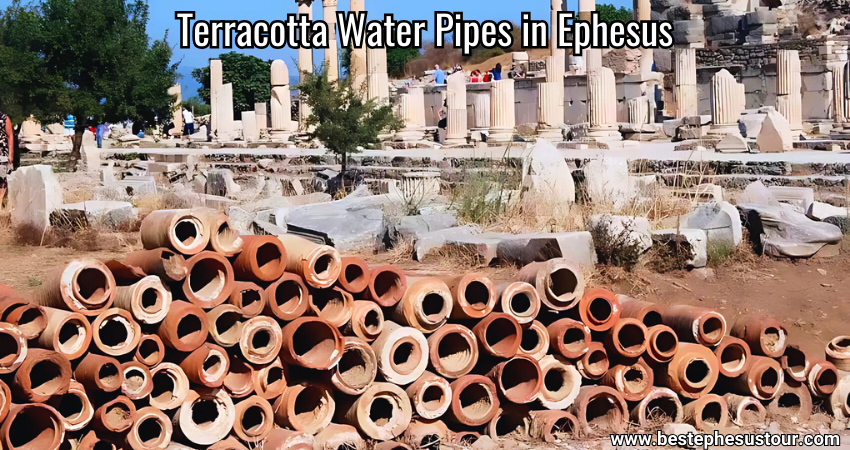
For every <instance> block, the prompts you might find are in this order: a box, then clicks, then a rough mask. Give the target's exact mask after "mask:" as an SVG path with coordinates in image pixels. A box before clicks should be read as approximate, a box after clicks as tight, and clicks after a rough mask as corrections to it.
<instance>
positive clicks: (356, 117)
mask: <svg viewBox="0 0 850 450" xmlns="http://www.w3.org/2000/svg"><path fill="white" fill-rule="evenodd" d="M303 76H304V79H303V81H302V82H301V83H299V84H298V90H299V91H300V94H301V95H302V96H304V97H306V98H309V99H310V100H309V102H310V108H311V110H310V116H309V117H308V118H307V126H308V128H309V129H312V130H313V131H311V132H310V133H309V134H310V137H311V138H312V139H318V140H319V141H321V142H322V143H324V144H325V146H326V147H327V148H328V150H330V151H331V152H332V153H334V154H336V155H339V156H340V158H341V159H342V173H343V176H344V175H345V172H346V169H347V167H348V155H349V154H351V153H359V152H360V148H361V147H364V148H365V147H374V146H376V145H378V144H379V143H380V140H379V139H378V133H380V132H382V131H384V130H392V129H399V128H400V127H401V126H402V123H401V122H400V121H399V120H398V119H397V118H396V117H395V114H394V113H393V109H392V107H390V106H389V105H379V104H378V103H376V102H375V101H374V100H363V97H364V95H363V94H364V93H363V92H362V91H358V90H357V89H355V88H354V87H353V86H352V85H351V83H352V81H350V79H349V78H343V79H340V80H339V81H338V82H336V83H332V82H330V81H328V75H327V72H326V71H325V70H324V69H322V70H320V71H318V72H317V73H308V72H305V73H304V74H303Z"/></svg>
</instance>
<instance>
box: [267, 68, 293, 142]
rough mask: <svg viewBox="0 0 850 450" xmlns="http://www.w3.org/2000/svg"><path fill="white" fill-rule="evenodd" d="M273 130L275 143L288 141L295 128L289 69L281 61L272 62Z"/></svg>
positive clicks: (270, 135)
mask: <svg viewBox="0 0 850 450" xmlns="http://www.w3.org/2000/svg"><path fill="white" fill-rule="evenodd" d="M271 83H272V96H271V100H270V103H271V107H270V109H271V130H270V131H269V137H270V138H271V139H272V140H273V141H286V140H288V139H289V135H290V132H291V131H292V130H293V128H295V124H294V123H293V122H292V99H291V97H290V92H289V69H288V68H287V67H286V63H285V62H283V61H282V60H280V59H276V60H274V61H272V74H271Z"/></svg>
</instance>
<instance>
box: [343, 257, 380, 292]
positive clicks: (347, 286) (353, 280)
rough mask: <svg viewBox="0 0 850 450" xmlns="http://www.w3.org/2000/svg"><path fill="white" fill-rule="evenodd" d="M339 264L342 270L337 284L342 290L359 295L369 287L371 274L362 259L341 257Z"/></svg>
mask: <svg viewBox="0 0 850 450" xmlns="http://www.w3.org/2000/svg"><path fill="white" fill-rule="evenodd" d="M340 264H341V267H342V269H341V270H340V274H339V279H338V280H337V283H339V286H340V287H341V288H342V289H343V290H345V291H347V292H350V293H351V294H359V293H361V292H363V291H365V290H366V289H367V288H368V287H369V279H370V278H371V276H372V273H371V271H370V270H369V265H368V264H367V263H366V261H364V260H363V258H359V257H357V256H343V257H341V258H340Z"/></svg>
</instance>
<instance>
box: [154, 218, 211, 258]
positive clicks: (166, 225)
mask: <svg viewBox="0 0 850 450" xmlns="http://www.w3.org/2000/svg"><path fill="white" fill-rule="evenodd" d="M139 236H140V237H141V240H142V246H143V247H144V248H145V249H147V250H153V249H157V248H161V247H167V248H169V249H171V250H174V251H175V252H177V253H180V254H183V255H195V254H197V253H200V252H201V251H202V250H203V249H205V248H206V247H207V244H208V243H209V241H210V231H209V229H207V227H206V224H205V223H204V221H203V220H201V219H200V218H199V217H198V216H197V215H195V214H193V213H192V212H191V211H189V210H185V209H163V210H158V211H153V212H151V213H150V214H148V215H147V217H145V218H144V219H143V220H142V225H141V227H140V229H139Z"/></svg>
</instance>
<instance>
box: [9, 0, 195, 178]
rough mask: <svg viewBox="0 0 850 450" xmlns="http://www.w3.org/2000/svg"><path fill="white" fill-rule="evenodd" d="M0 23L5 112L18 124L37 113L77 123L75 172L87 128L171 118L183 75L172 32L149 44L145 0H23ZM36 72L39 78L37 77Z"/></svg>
mask: <svg viewBox="0 0 850 450" xmlns="http://www.w3.org/2000/svg"><path fill="white" fill-rule="evenodd" d="M0 23H2V24H3V25H2V26H0V27H1V28H2V30H0V68H3V69H2V70H4V72H0V74H2V75H0V77H2V79H3V81H2V83H4V84H3V85H2V89H0V90H3V91H8V92H11V94H9V95H4V96H2V97H0V109H3V110H9V111H12V114H14V115H13V116H12V117H13V120H18V121H19V120H21V119H22V118H23V117H24V116H25V115H28V114H34V115H36V117H37V118H38V119H41V120H55V119H58V118H60V117H61V116H62V115H64V114H68V113H70V114H73V115H74V116H76V118H77V122H76V123H77V125H76V130H75V131H76V133H75V136H74V147H73V151H72V152H71V162H72V167H76V161H77V160H78V159H79V157H80V146H81V144H82V136H83V131H84V130H85V128H86V127H87V126H88V125H89V124H90V121H91V119H93V120H95V121H109V122H118V121H122V120H133V121H136V122H148V123H151V124H153V123H154V122H155V121H157V120H160V121H165V120H167V119H168V118H170V117H171V112H170V110H171V103H172V101H173V97H172V96H170V95H168V92H167V91H168V88H169V87H171V86H172V85H173V84H174V82H175V80H176V78H177V64H179V63H177V64H174V63H172V62H171V56H172V52H171V47H169V45H168V43H167V37H168V36H167V35H166V36H165V37H164V38H163V39H162V40H156V41H153V42H151V41H150V38H149V37H148V35H147V23H148V4H147V2H146V1H144V0H42V1H41V2H40V3H39V4H38V5H37V6H35V7H31V6H26V7H24V6H21V4H20V2H19V1H17V0H16V1H14V2H13V3H12V5H11V6H10V7H9V8H7V10H6V11H5V12H4V13H3V17H2V19H0ZM32 75H34V76H32Z"/></svg>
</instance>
